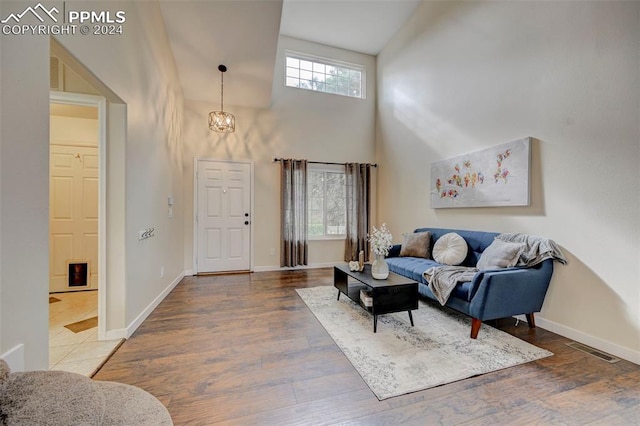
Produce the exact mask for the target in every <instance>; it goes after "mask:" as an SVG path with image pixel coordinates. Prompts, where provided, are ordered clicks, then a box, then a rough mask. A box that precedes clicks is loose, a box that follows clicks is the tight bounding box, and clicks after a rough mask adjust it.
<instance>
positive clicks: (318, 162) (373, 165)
mask: <svg viewBox="0 0 640 426" xmlns="http://www.w3.org/2000/svg"><path fill="white" fill-rule="evenodd" d="M280 160H285V158H274V159H273V161H274V162H275V161H280ZM307 163H311V164H331V165H334V166H344V165H346V164H347V163H331V162H327V161H307ZM364 164H369V165H370V166H371V167H378V165H377V164H375V163H374V164H371V163H364Z"/></svg>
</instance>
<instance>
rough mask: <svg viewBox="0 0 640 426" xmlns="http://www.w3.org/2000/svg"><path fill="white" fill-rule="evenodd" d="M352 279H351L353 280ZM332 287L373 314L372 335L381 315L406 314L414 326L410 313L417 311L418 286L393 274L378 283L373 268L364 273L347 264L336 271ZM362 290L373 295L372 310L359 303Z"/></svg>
mask: <svg viewBox="0 0 640 426" xmlns="http://www.w3.org/2000/svg"><path fill="white" fill-rule="evenodd" d="M349 278H352V280H351V281H350V280H349ZM333 285H334V286H335V287H336V288H337V289H338V297H337V300H340V294H345V295H346V296H347V297H348V298H349V299H351V300H353V301H354V302H355V303H357V304H358V305H360V306H361V307H362V308H363V309H365V310H367V311H368V312H370V313H371V314H372V315H373V332H374V333H375V332H377V330H378V315H383V314H390V313H394V312H402V311H407V313H408V314H409V321H410V322H411V326H412V327H413V315H411V311H412V310H414V309H418V283H417V282H416V281H413V280H410V279H408V278H406V277H403V276H401V275H398V274H394V273H393V272H390V273H389V277H388V278H387V279H386V280H376V279H374V278H373V277H372V276H371V265H365V269H364V270H363V271H362V272H357V271H351V270H350V269H349V266H348V265H346V264H345V265H337V266H335V267H334V268H333ZM360 290H365V291H367V292H369V293H371V295H372V298H373V303H372V306H371V307H366V306H364V305H363V304H362V303H361V301H360Z"/></svg>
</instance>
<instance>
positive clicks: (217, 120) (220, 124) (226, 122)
mask: <svg viewBox="0 0 640 426" xmlns="http://www.w3.org/2000/svg"><path fill="white" fill-rule="evenodd" d="M218 70H219V71H220V111H212V112H210V113H209V128H210V129H211V130H213V131H216V132H219V133H233V132H234V131H235V130H236V117H234V115H233V114H230V113H228V112H224V73H225V72H226V71H227V67H226V66H224V65H218Z"/></svg>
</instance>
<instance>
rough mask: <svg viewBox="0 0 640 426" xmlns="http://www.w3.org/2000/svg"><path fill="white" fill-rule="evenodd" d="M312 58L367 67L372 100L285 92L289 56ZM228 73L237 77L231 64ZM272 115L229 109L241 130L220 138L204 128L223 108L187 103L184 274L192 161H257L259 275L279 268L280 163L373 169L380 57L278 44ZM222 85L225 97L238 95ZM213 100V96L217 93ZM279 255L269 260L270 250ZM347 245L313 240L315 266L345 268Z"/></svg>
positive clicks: (189, 252)
mask: <svg viewBox="0 0 640 426" xmlns="http://www.w3.org/2000/svg"><path fill="white" fill-rule="evenodd" d="M285 49H289V50H294V51H298V52H302V53H309V54H313V55H317V56H322V57H326V58H331V59H337V60H340V61H344V62H350V63H355V64H361V65H365V66H366V72H367V95H368V96H367V99H365V100H361V99H354V98H348V97H344V96H338V95H330V94H325V93H317V92H310V91H306V90H302V89H295V88H290V87H284V56H283V55H284V50H285ZM228 66H229V71H228V73H233V66H232V64H228ZM275 67H276V69H275V73H274V82H273V93H272V104H271V108H269V109H254V108H239V107H234V106H233V105H226V104H225V110H226V111H227V110H228V112H231V113H233V114H234V115H235V116H236V131H235V133H231V134H228V135H223V134H220V133H215V132H212V131H211V130H209V128H208V126H207V117H208V114H209V112H210V111H212V110H215V109H219V105H215V104H205V103H202V102H197V101H186V102H185V127H184V195H185V200H184V204H185V215H184V218H185V222H184V235H185V245H184V248H185V251H184V253H185V257H184V267H185V269H187V270H190V269H192V268H193V158H195V157H202V158H215V159H220V160H226V159H231V160H252V161H253V162H254V173H255V176H254V192H255V205H254V217H253V219H252V225H253V228H254V241H253V247H254V259H253V265H254V266H255V269H256V270H260V269H270V268H278V267H279V265H280V254H279V250H280V243H279V235H280V227H279V224H280V195H279V193H280V169H279V166H278V165H277V164H275V163H274V162H273V158H275V157H285V158H306V159H308V160H311V161H330V162H345V161H348V162H361V163H362V162H373V160H374V155H375V154H374V152H375V151H374V150H375V130H374V129H375V126H374V114H375V96H374V88H375V58H374V57H372V56H369V55H363V54H359V53H354V52H349V51H345V50H341V49H336V48H332V47H328V46H324V45H319V44H315V43H310V42H305V41H301V40H297V39H293V38H289V37H280V39H279V43H278V53H277V60H276V65H275ZM233 90H234V88H233V86H229V85H225V92H233ZM212 97H213V94H212ZM271 248H273V249H275V253H276V254H275V256H271V255H270V254H269V253H270V249H271ZM343 255H344V241H343V240H341V241H312V242H311V243H310V247H309V263H310V264H316V265H317V264H327V263H330V262H336V261H342V258H343Z"/></svg>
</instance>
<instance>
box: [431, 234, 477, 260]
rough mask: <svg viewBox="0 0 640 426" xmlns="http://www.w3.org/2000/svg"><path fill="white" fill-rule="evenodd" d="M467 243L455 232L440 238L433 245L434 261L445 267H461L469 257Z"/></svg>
mask: <svg viewBox="0 0 640 426" xmlns="http://www.w3.org/2000/svg"><path fill="white" fill-rule="evenodd" d="M467 251H468V247H467V242H466V241H465V240H464V238H462V237H461V236H460V235H458V234H456V233H455V232H449V233H448V234H444V235H443V236H442V237H440V238H438V240H437V241H436V243H435V244H434V245H433V259H434V260H435V261H436V262H438V263H441V264H443V265H460V264H461V263H462V262H463V261H464V260H465V259H466V257H467Z"/></svg>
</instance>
